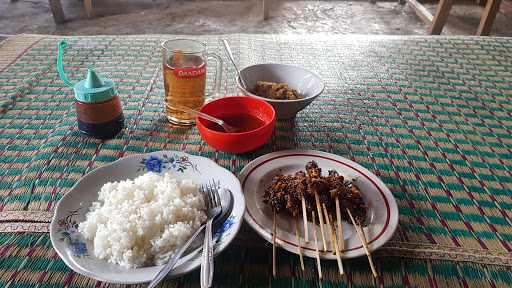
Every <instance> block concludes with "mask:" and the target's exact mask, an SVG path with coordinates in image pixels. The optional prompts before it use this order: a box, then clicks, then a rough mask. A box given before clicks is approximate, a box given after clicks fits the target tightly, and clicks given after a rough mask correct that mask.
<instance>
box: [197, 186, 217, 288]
mask: <svg viewBox="0 0 512 288" xmlns="http://www.w3.org/2000/svg"><path fill="white" fill-rule="evenodd" d="M201 190H202V191H203V193H204V198H205V201H204V202H205V204H206V216H207V217H208V220H207V221H206V227H205V232H204V245H203V261H202V262H201V288H208V287H211V286H212V281H213V239H212V222H213V219H215V217H217V216H218V215H220V214H221V212H222V206H221V203H220V196H219V186H218V184H217V183H215V182H213V181H210V182H209V183H208V184H206V185H203V186H202V187H201Z"/></svg>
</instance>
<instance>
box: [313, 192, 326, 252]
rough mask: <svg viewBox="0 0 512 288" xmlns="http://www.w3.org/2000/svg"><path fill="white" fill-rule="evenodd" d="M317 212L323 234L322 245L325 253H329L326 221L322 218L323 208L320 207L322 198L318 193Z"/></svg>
mask: <svg viewBox="0 0 512 288" xmlns="http://www.w3.org/2000/svg"><path fill="white" fill-rule="evenodd" d="M315 202H316V211H317V212H318V222H319V223H320V233H322V243H323V244H324V251H327V241H325V232H324V220H323V217H322V214H323V213H322V207H321V206H320V198H319V197H318V193H316V192H315Z"/></svg>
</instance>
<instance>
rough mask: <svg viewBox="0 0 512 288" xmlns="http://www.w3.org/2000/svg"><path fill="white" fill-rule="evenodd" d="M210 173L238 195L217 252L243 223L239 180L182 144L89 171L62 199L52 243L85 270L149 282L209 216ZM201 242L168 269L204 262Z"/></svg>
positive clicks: (179, 270)
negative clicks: (205, 192) (205, 190)
mask: <svg viewBox="0 0 512 288" xmlns="http://www.w3.org/2000/svg"><path fill="white" fill-rule="evenodd" d="M209 181H215V182H218V183H220V185H221V187H222V188H226V189H229V190H230V191H231V193H232V199H233V206H232V210H231V212H230V213H229V215H226V220H225V221H224V220H223V223H221V224H220V225H218V229H217V231H216V232H215V236H214V237H215V239H214V241H216V244H215V255H217V254H218V253H220V252H221V251H222V250H224V249H225V248H226V247H227V246H228V245H229V243H230V242H231V241H232V240H233V238H234V237H235V236H236V234H237V232H238V230H239V229H240V225H241V223H242V217H243V214H244V211H245V201H244V196H243V194H242V190H241V186H240V182H239V181H238V179H237V177H236V176H235V175H233V174H232V173H231V172H229V171H228V170H226V169H224V168H222V167H220V166H218V165H217V164H216V163H215V162H213V161H211V160H209V159H207V158H204V157H199V156H193V155H189V154H186V153H183V152H177V151H159V152H153V153H149V154H142V155H132V156H127V157H124V158H122V159H119V160H117V161H115V162H112V163H110V164H108V165H105V166H103V167H100V168H98V169H95V170H93V171H91V172H90V173H88V174H87V175H85V176H84V177H83V178H82V179H80V181H78V182H77V183H76V184H75V186H73V188H71V190H70V191H69V192H68V193H66V195H64V197H63V198H62V199H61V200H60V201H59V203H58V204H57V207H56V209H55V214H54V217H53V219H52V223H51V224H50V237H51V241H52V244H53V247H54V249H55V250H56V251H57V253H58V254H59V256H60V257H61V258H62V260H63V261H64V262H65V263H66V265H68V266H69V267H70V268H71V269H72V270H74V271H75V272H77V273H80V274H82V275H85V276H88V277H91V278H94V279H97V280H100V281H105V282H110V283H119V284H135V283H144V282H149V281H151V280H152V279H153V278H154V276H155V275H156V274H157V273H158V271H159V270H160V269H161V267H162V266H160V265H158V264H161V262H162V261H165V260H162V259H166V256H168V255H169V254H170V253H172V251H174V250H175V249H177V248H179V247H180V246H181V245H182V244H183V243H184V242H186V240H187V239H188V237H189V236H190V235H191V234H193V232H194V231H195V230H196V229H197V228H199V227H200V226H201V224H202V222H204V220H205V214H204V202H203V198H202V195H201V194H200V191H199V190H198V187H199V186H200V185H202V184H205V183H207V182H209ZM201 244H202V243H201V242H200V241H199V242H198V243H196V245H192V246H193V249H189V251H188V252H187V253H185V254H184V256H183V257H182V259H181V260H180V261H179V262H178V264H177V265H176V267H175V269H174V270H173V271H172V272H171V273H170V274H169V277H176V276H179V275H182V274H184V273H187V272H190V271H192V270H194V269H196V268H198V267H199V266H200V264H201V257H200V256H201ZM169 251H171V252H170V253H169Z"/></svg>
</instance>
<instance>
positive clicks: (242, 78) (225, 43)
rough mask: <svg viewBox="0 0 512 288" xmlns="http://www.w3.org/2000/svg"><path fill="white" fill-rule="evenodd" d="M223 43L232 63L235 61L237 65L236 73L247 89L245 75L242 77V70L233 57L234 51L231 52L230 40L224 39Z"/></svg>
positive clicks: (234, 64)
mask: <svg viewBox="0 0 512 288" xmlns="http://www.w3.org/2000/svg"><path fill="white" fill-rule="evenodd" d="M222 44H224V49H226V54H228V58H229V60H231V63H233V66H235V70H236V74H237V75H238V78H239V79H240V83H241V84H242V87H243V88H244V89H245V90H246V91H247V84H246V83H245V80H244V77H242V74H241V73H240V70H238V66H236V63H235V58H234V57H233V53H231V48H230V47H229V43H228V41H227V40H226V39H222Z"/></svg>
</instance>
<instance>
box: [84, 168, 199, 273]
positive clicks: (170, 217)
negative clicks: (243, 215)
mask: <svg viewBox="0 0 512 288" xmlns="http://www.w3.org/2000/svg"><path fill="white" fill-rule="evenodd" d="M86 217H87V218H86V220H85V221H84V222H82V223H80V225H79V227H78V230H79V231H80V232H81V233H82V234H83V235H84V237H85V238H86V239H89V240H93V242H94V255H95V256H96V257H98V258H100V259H106V260H108V261H109V262H111V263H116V264H119V265H121V266H124V267H130V268H133V267H140V266H146V265H150V264H154V259H155V258H157V257H159V256H162V255H163V254H165V253H168V252H170V251H173V250H175V249H176V248H179V247H180V246H181V245H183V244H184V243H185V242H186V241H187V239H188V238H189V237H190V236H191V235H192V234H193V233H194V231H196V230H197V229H198V228H199V227H200V226H201V224H202V223H203V222H204V221H205V220H206V214H205V205H204V201H203V198H202V196H201V194H200V191H199V189H198V187H197V185H196V184H194V183H193V182H192V181H189V180H185V181H181V182H180V181H177V180H176V179H175V178H174V177H173V176H172V175H171V174H168V173H165V174H163V175H159V174H156V173H152V172H149V173H146V174H144V175H142V176H139V177H137V178H135V179H133V180H125V181H120V182H114V183H111V182H109V183H106V184H105V185H103V187H102V188H101V190H100V192H99V197H98V202H94V203H93V204H92V206H91V208H90V211H89V212H88V213H87V215H86Z"/></svg>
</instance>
